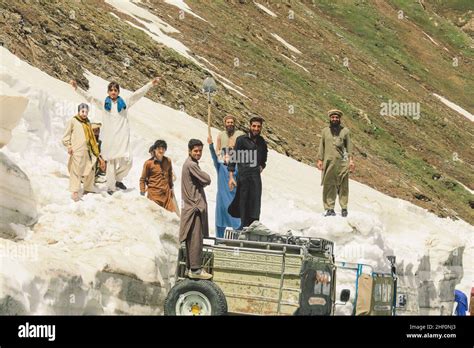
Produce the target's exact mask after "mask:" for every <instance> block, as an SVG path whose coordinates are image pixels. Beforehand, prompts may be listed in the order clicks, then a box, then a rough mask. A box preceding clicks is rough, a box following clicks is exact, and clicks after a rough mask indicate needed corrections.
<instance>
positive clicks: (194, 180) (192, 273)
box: [179, 139, 212, 279]
mask: <svg viewBox="0 0 474 348" xmlns="http://www.w3.org/2000/svg"><path fill="white" fill-rule="evenodd" d="M202 148H203V143H202V142H201V141H200V140H197V139H191V140H190V141H189V144H188V149H189V157H188V158H187V160H186V161H185V162H184V164H183V170H182V173H181V199H182V212H181V223H180V226H179V241H180V243H182V242H184V241H185V242H186V263H187V265H186V266H187V268H188V269H189V272H188V277H189V278H192V279H211V278H212V275H211V274H209V273H207V272H206V271H205V270H203V269H202V267H201V266H202V246H203V238H204V237H207V236H209V223H208V219H207V201H206V194H205V193H204V187H205V186H207V185H209V184H210V183H211V177H210V176H209V174H207V173H205V172H204V171H202V170H201V168H199V160H200V159H201V156H202Z"/></svg>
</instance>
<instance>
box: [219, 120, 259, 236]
mask: <svg viewBox="0 0 474 348" xmlns="http://www.w3.org/2000/svg"><path fill="white" fill-rule="evenodd" d="M262 125H263V118H261V117H258V116H255V117H252V118H251V119H250V129H249V132H248V133H247V134H245V135H241V136H240V137H238V138H237V140H236V143H235V148H234V152H233V153H234V155H237V157H238V159H237V160H231V161H230V162H229V164H228V169H229V189H230V190H231V191H232V190H233V189H234V187H235V186H237V192H236V194H235V197H234V200H233V201H232V203H231V204H230V206H229V208H228V212H229V214H230V215H231V216H233V217H235V218H240V219H241V225H240V227H239V229H243V228H244V227H247V226H249V225H250V224H251V223H252V222H254V221H256V220H259V219H260V206H261V199H262V179H261V176H260V175H261V172H262V171H263V169H264V168H265V166H266V163H267V153H268V149H267V144H266V142H265V140H264V139H263V137H262V136H261V135H260V133H261V131H262ZM236 162H237V163H236ZM236 164H238V166H237V169H238V172H239V176H238V179H237V183H236V182H235V179H234V172H235V165H236Z"/></svg>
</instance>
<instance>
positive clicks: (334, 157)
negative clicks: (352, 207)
mask: <svg viewBox="0 0 474 348" xmlns="http://www.w3.org/2000/svg"><path fill="white" fill-rule="evenodd" d="M328 116H329V119H330V121H329V122H330V123H329V127H326V128H324V129H323V131H322V133H321V141H320V144H319V152H318V169H319V170H321V171H322V174H321V185H323V203H324V209H326V214H325V216H334V215H336V213H335V212H334V206H335V204H336V197H337V196H339V204H340V205H341V209H342V211H341V215H342V216H343V217H346V216H347V203H348V201H349V172H350V171H351V172H352V171H354V160H353V158H352V143H351V138H350V133H349V129H348V128H347V127H342V126H341V116H342V111H340V110H329V112H328Z"/></svg>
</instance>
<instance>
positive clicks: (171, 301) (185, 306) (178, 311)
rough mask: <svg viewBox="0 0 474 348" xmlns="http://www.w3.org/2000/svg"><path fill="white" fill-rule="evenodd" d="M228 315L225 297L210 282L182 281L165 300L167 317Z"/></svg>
mask: <svg viewBox="0 0 474 348" xmlns="http://www.w3.org/2000/svg"><path fill="white" fill-rule="evenodd" d="M226 314H227V301H226V299H225V295H224V293H223V292H222V290H221V289H220V288H219V287H218V286H217V285H216V284H214V283H213V282H211V281H209V280H191V279H184V280H181V281H180V282H178V283H176V285H175V286H173V287H172V288H171V290H170V292H169V293H168V296H167V297H166V300H165V315H226Z"/></svg>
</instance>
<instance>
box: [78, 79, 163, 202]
mask: <svg viewBox="0 0 474 348" xmlns="http://www.w3.org/2000/svg"><path fill="white" fill-rule="evenodd" d="M159 80H160V78H159V77H156V78H154V79H153V80H152V81H150V82H148V83H147V84H146V85H144V86H143V87H142V88H140V89H138V90H136V91H135V92H134V93H133V94H132V95H131V96H130V97H128V98H122V97H120V96H119V93H120V86H119V84H118V83H116V82H111V83H109V85H108V87H107V94H108V97H106V98H105V101H104V100H101V99H99V98H96V97H94V96H92V95H91V94H90V93H88V92H87V91H84V90H83V89H82V88H80V87H77V83H76V81H74V80H72V81H71V82H70V83H71V85H72V86H73V87H74V89H75V90H76V91H77V92H78V93H79V94H80V95H81V96H83V97H84V98H85V99H86V100H87V101H88V102H90V103H93V104H94V105H95V106H96V107H97V108H98V109H99V110H100V111H101V112H102V129H101V136H102V151H101V154H102V157H103V158H104V160H106V161H107V169H106V173H105V177H106V180H107V192H108V193H109V194H112V193H113V192H114V191H115V190H116V189H117V188H119V189H122V190H125V189H127V187H126V186H125V185H124V184H123V182H122V181H123V179H124V178H125V177H126V176H127V174H128V173H129V172H130V169H131V168H132V163H133V159H132V153H131V149H130V123H129V120H128V111H129V109H130V108H131V107H132V106H133V104H135V103H136V102H137V101H138V100H140V98H142V97H143V96H145V94H146V93H147V92H148V90H149V89H150V88H151V87H152V86H155V85H156V84H157V83H158V81H159Z"/></svg>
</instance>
